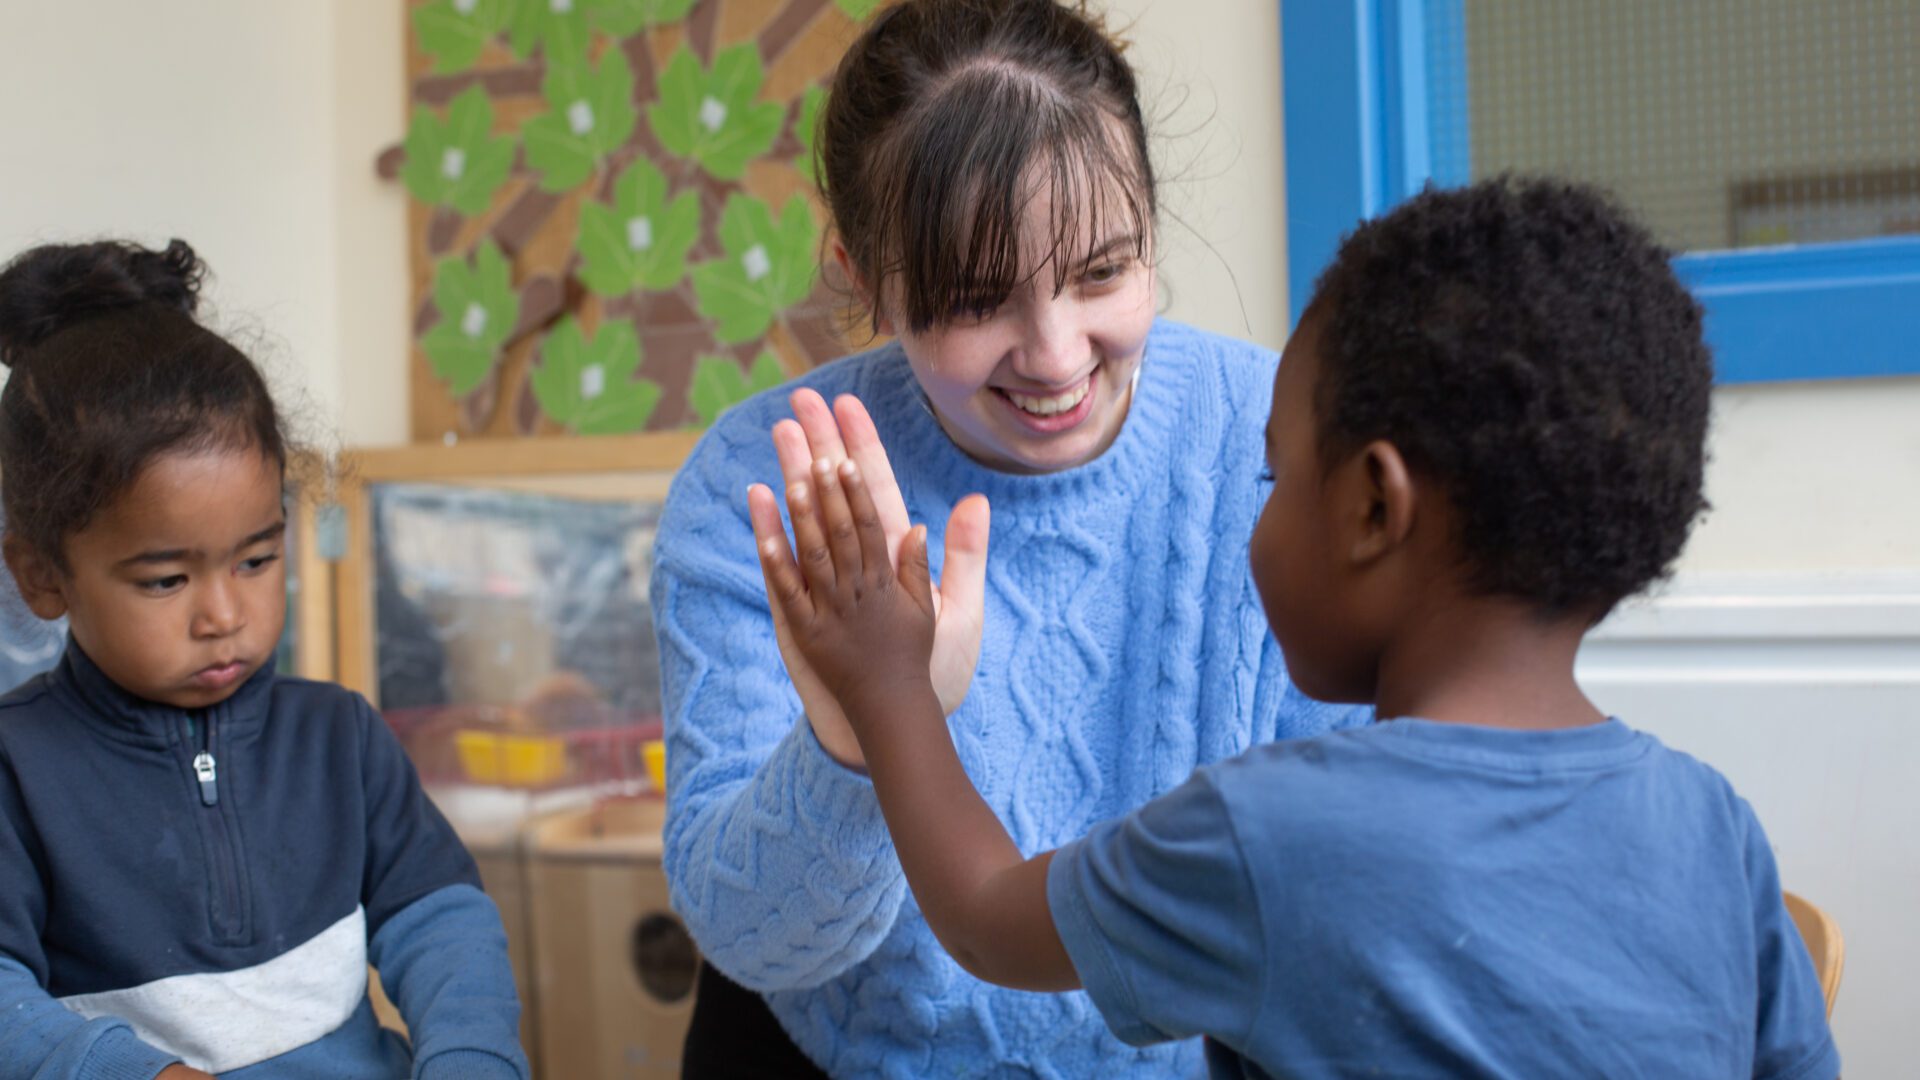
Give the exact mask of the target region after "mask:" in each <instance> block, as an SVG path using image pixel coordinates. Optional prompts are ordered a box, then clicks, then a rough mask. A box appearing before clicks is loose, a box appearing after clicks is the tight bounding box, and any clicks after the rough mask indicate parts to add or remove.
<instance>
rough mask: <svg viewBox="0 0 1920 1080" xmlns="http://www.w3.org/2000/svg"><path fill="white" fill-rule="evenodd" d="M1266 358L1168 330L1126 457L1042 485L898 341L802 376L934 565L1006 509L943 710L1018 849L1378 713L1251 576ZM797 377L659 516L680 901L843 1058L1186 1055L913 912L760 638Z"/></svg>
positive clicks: (960, 1069)
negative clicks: (1129, 1034)
mask: <svg viewBox="0 0 1920 1080" xmlns="http://www.w3.org/2000/svg"><path fill="white" fill-rule="evenodd" d="M1275 363H1276V360H1275V357H1274V355H1273V354H1272V353H1271V352H1268V351H1266V350H1263V349H1259V348H1256V347H1254V346H1251V345H1246V344H1243V343H1240V342H1236V341H1232V340H1230V339H1226V338H1221V337H1216V336H1214V335H1210V334H1206V333H1202V332H1200V331H1197V330H1193V329H1191V328H1188V327H1184V326H1180V325H1178V324H1174V323H1169V322H1165V321H1161V322H1158V323H1156V324H1155V326H1154V328H1153V333H1152V336H1151V338H1150V339H1149V341H1148V345H1147V353H1146V360H1145V364H1144V366H1143V368H1142V373H1141V377H1140V381H1139V384H1138V386H1137V387H1136V389H1135V392H1134V400H1133V404H1132V407H1131V409H1130V410H1129V414H1128V417H1127V421H1126V424H1125V426H1124V427H1123V428H1122V429H1121V432H1120V435H1119V437H1118V438H1117V439H1116V440H1115V441H1114V443H1113V445H1112V447H1111V448H1110V449H1109V450H1108V451H1107V452H1106V453H1105V454H1103V455H1102V456H1101V457H1100V458H1098V459H1096V460H1095V461H1092V462H1090V463H1088V464H1086V465H1082V466H1080V467H1077V468H1074V469H1070V470H1067V471H1064V472H1059V473H1053V474H1048V475H1041V476H1029V475H1014V474H1009V473H1002V472H996V471H993V470H990V469H988V468H985V467H983V466H981V465H980V464H978V463H977V462H975V461H973V460H972V459H971V458H969V457H967V456H966V455H965V454H964V453H963V452H961V451H960V450H959V449H958V448H957V447H956V446H954V444H953V443H952V442H951V441H950V440H949V439H948V438H947V436H946V435H945V434H944V433H943V432H942V431H941V429H940V427H939V425H938V423H937V422H936V421H935V419H934V417H933V415H932V414H931V412H929V410H928V408H927V406H926V404H925V400H924V398H923V397H922V396H921V394H920V391H919V388H918V384H917V383H916V382H915V381H914V379H913V375H912V372H911V370H910V369H909V368H908V365H907V362H906V358H905V356H904V355H903V354H902V352H901V351H900V349H899V347H898V345H889V346H887V347H884V348H880V349H876V350H874V351H871V352H867V353H863V354H861V355H858V356H853V357H849V358H847V359H844V360H841V361H838V362H836V363H833V364H829V365H826V366H825V367H822V368H820V369H818V370H816V371H814V372H812V373H810V374H808V375H806V376H805V377H803V378H802V379H801V380H800V383H801V384H803V385H808V386H811V387H813V388H814V389H816V390H818V391H820V393H821V394H822V395H824V396H825V397H827V399H828V400H832V398H833V397H834V396H835V395H837V394H841V393H852V394H854V395H855V396H857V397H859V398H860V399H861V400H862V401H863V402H865V403H866V405H867V407H868V409H869V411H871V413H872V414H873V417H874V421H875V423H876V425H877V426H878V428H879V431H880V436H881V439H882V441H883V442H884V443H885V444H886V447H887V450H888V453H889V455H890V456H891V458H892V461H893V465H894V470H895V472H896V473H897V475H898V477H899V480H900V487H901V490H902V492H903V494H904V496H905V499H906V503H907V510H908V513H909V514H910V515H911V517H912V518H913V519H914V520H915V521H916V522H924V523H925V524H926V525H927V526H928V528H929V530H930V533H931V535H930V537H929V540H928V547H929V550H930V552H931V554H932V557H933V559H934V561H935V566H934V571H935V573H936V574H937V573H938V572H939V569H940V567H939V565H938V564H939V561H940V558H941V553H942V550H943V548H942V536H941V533H942V531H943V528H944V526H945V523H946V518H947V512H948V510H949V509H950V508H951V507H952V505H953V504H954V503H955V502H956V501H958V500H959V499H960V498H961V497H962V496H964V495H967V494H968V493H970V492H976V491H977V492H984V493H986V495H987V496H988V498H989V499H990V500H991V501H992V504H993V530H992V536H991V547H990V548H989V551H988V569H987V596H986V634H985V640H984V642H983V643H982V646H981V652H980V666H979V669H978V672H977V674H976V675H975V677H974V681H973V685H972V688H971V690H970V691H969V693H968V695H967V699H966V701H965V703H964V704H962V705H961V707H960V709H959V711H958V712H956V713H955V714H954V715H953V718H952V720H951V726H952V729H953V733H954V740H955V743H956V745H957V747H958V749H959V754H960V759H961V761H962V762H963V763H964V764H965V766H966V769H967V773H968V775H969V776H971V777H972V778H973V781H974V783H975V784H976V785H977V786H978V787H979V788H980V792H981V794H982V795H983V796H984V797H985V798H986V800H987V802H988V804H989V805H991V806H992V807H993V808H994V810H995V812H997V813H998V814H999V815H1000V817H1001V820H1003V821H1004V822H1006V825H1007V828H1008V830H1009V831H1010V832H1011V833H1012V835H1013V838H1014V841H1015V842H1016V843H1018V844H1019V845H1020V847H1021V849H1022V850H1024V851H1028V852H1038V851H1042V850H1045V849H1048V848H1051V847H1055V846H1058V845H1060V844H1061V843H1063V842H1065V841H1068V840H1071V839H1073V838H1075V837H1078V836H1080V835H1082V834H1084V833H1085V832H1086V831H1087V830H1088V829H1089V827H1091V826H1092V825H1094V824H1095V823H1097V822H1099V821H1102V820H1104V819H1107V818H1111V817H1115V816H1117V815H1119V814H1122V813H1125V812H1126V811H1129V810H1132V809H1134V808H1136V807H1138V806H1139V805H1140V804H1142V803H1144V802H1146V801H1147V800H1149V799H1151V798H1153V797H1154V796H1156V795H1159V794H1161V793H1163V792H1166V791H1168V790H1170V789H1172V788H1173V787H1175V786H1176V785H1178V784H1179V783H1180V782H1181V781H1183V780H1185V779H1186V778H1187V776H1188V774H1189V773H1191V772H1192V771H1193V769H1194V768H1195V766H1197V765H1200V764H1202V763H1204V762H1210V761H1218V760H1221V759H1223V758H1226V757H1229V756H1232V755H1234V754H1237V753H1239V752H1240V751H1242V750H1245V749H1246V748H1247V747H1248V746H1250V745H1252V744H1254V743H1257V742H1264V741H1269V740H1272V739H1276V738H1287V737H1295V736H1303V735H1313V734H1318V733H1320V732H1323V731H1326V730H1329V729H1330V728H1334V727H1342V726H1347V725H1349V724H1351V723H1356V722H1360V721H1363V720H1364V719H1366V714H1365V713H1364V712H1357V711H1354V710H1350V709H1342V708H1334V707H1328V706H1324V705H1320V704H1318V703H1315V702H1313V701H1310V700H1308V699H1306V698H1305V697H1303V696H1302V695H1300V694H1299V692H1298V691H1296V690H1295V689H1294V688H1293V687H1292V685H1291V684H1290V683H1289V682H1288V681H1287V677H1286V672H1285V669H1284V666H1283V664H1282V662H1281V657H1280V651H1279V648H1278V647H1277V646H1276V645H1275V644H1274V642H1273V640H1272V639H1271V637H1270V636H1269V635H1268V633H1267V625H1266V620H1265V618H1264V616H1263V615H1262V614H1261V610H1260V603H1259V600H1258V598H1257V597H1256V596H1255V594H1254V590H1253V583H1252V581H1251V579H1250V577H1249V575H1248V572H1247V540H1248V537H1249V536H1250V535H1251V534H1252V532H1253V522H1254V518H1255V516H1256V515H1257V514H1258V512H1259V509H1260V504H1261V501H1262V500H1263V499H1264V497H1265V495H1266V485H1265V484H1263V483H1261V482H1260V480H1259V476H1260V474H1261V471H1262V450H1261V442H1262V438H1261V432H1262V427H1263V425H1264V424H1265V422H1266V416H1267V405H1268V401H1269V398H1270V395H1271V389H1272V387H1271V384H1272V378H1273V370H1274V364H1275ZM790 389H791V388H790V387H787V388H782V389H780V390H776V391H772V392H769V393H766V394H762V395H760V396H758V397H756V398H753V399H752V400H750V401H748V402H746V403H744V404H742V405H740V406H738V407H736V408H734V409H733V410H732V411H730V412H728V413H727V414H726V415H725V416H724V417H722V418H721V419H720V421H719V423H717V424H716V425H715V426H714V428H713V429H712V430H711V431H710V432H708V434H707V435H706V436H705V437H704V438H703V439H702V440H701V441H700V444H699V445H698V446H697V447H696V448H695V449H694V452H693V454H692V456H691V458H690V459H689V460H688V462H687V464H686V466H685V467H684V468H683V469H682V470H681V472H680V474H679V476H678V477H677V478H676V479H675V481H674V484H673V489H672V493H671V494H670V495H669V496H668V499H667V506H666V510H665V514H664V516H663V518H662V520H661V524H660V533H659V539H658V544H657V546H656V548H655V560H656V561H655V569H654V576H653V584H652V597H653V605H654V611H655V622H656V628H657V630H658V634H659V640H660V651H661V662H662V680H663V689H664V692H665V698H666V724H667V762H668V770H669V776H668V784H667V787H668V792H669V801H668V818H667V828H666V870H667V875H668V879H669V881H670V882H671V885H672V897H673V903H674V906H675V908H676V909H677V910H678V911H679V912H680V913H681V915H682V916H683V917H684V918H685V919H686V921H687V923H688V925H689V926H690V927H691V928H692V931H693V934H694V937H695V938H696V939H697V940H698V942H699V944H700V946H701V948H702V950H703V951H704V952H705V954H706V955H707V957H708V958H709V959H710V960H711V961H712V962H713V964H714V965H715V966H717V967H718V968H720V969H721V970H722V971H724V972H726V973H727V974H728V975H729V976H731V977H733V978H734V979H736V980H737V981H739V982H741V983H742V984H744V985H746V986H748V987H751V988H753V989H755V990H758V991H761V992H762V993H764V994H765V995H766V998H767V1001H768V1003H769V1005H770V1006H771V1007H772V1009H773V1012H774V1015H775V1016H776V1017H778V1018H779V1020H780V1023H781V1024H782V1026H783V1027H784V1028H785V1029H786V1030H787V1032H788V1033H789V1034H791V1035H792V1037H793V1039H794V1041H795V1043H796V1044H797V1045H798V1046H799V1047H800V1049H801V1050H802V1051H804V1052H805V1053H806V1054H807V1056H808V1057H810V1058H812V1059H813V1060H814V1061H815V1062H818V1063H819V1064H820V1065H821V1066H822V1067H823V1068H825V1069H827V1070H828V1071H829V1072H830V1073H832V1074H834V1075H837V1076H885V1077H916V1078H918V1077H934V1076H938V1077H947V1076H987V1075H1037V1076H1043V1077H1062V1078H1067V1077H1074V1078H1078V1077H1087V1076H1100V1077H1103V1078H1118V1077H1154V1078H1161V1077H1167V1076H1170V1075H1186V1074H1195V1073H1198V1072H1199V1071H1200V1070H1201V1063H1200V1052H1199V1047H1198V1046H1197V1045H1195V1044H1193V1043H1187V1044H1181V1045H1170V1046H1158V1047H1149V1048H1146V1049H1136V1048H1134V1047H1130V1046H1127V1045H1125V1044H1123V1043H1122V1042H1120V1041H1119V1040H1118V1039H1116V1038H1114V1037H1113V1036H1112V1035H1111V1034H1110V1033H1109V1032H1108V1030H1107V1028H1106V1026H1105V1024H1104V1023H1103V1022H1102V1021H1101V1019H1100V1016H1099V1014H1098V1013H1097V1012H1096V1011H1095V1010H1094V1008H1093V1007H1092V1005H1091V1004H1090V1003H1089V1001H1088V1000H1087V998H1086V997H1085V995H1083V994H1079V993H1074V994H1060V995H1040V994H1031V993H1023V992H1020V991H1015V990H1007V989H1002V988H999V987H995V986H991V985H988V984H986V983H983V982H980V981H979V980H977V979H974V978H973V977H972V976H970V975H968V974H967V973H966V972H964V971H962V970H961V969H960V967H959V966H958V965H957V964H955V963H954V962H953V960H952V959H951V958H949V957H948V956H947V954H946V952H945V951H944V950H942V949H941V947H940V945H939V943H938V942H937V941H935V939H934V937H933V935H932V933H931V932H930V931H929V930H928V929H927V924H926V921H925V920H924V919H923V918H922V916H921V914H920V911H919V908H918V906H917V905H916V904H915V903H914V902H913V897H912V896H911V894H910V893H909V892H908V890H907V887H906V880H905V878H904V877H903V876H902V874H901V871H900V864H899V861H898V859H897V858H896V856H895V854H894V851H893V846H892V844H891V842H890V841H889V839H888V836H887V829H886V824H885V822H884V821H883V820H882V818H881V815H880V807H879V804H878V803H877V802H876V801H875V799H874V795H873V786H872V784H871V783H870V782H869V781H868V780H867V778H866V777H864V776H863V775H861V774H859V773H857V772H854V771H852V770H849V769H847V768H844V767H843V766H841V765H840V764H838V763H837V762H835V761H834V760H833V759H832V758H830V757H828V756H827V754H826V753H825V751H823V750H822V749H821V747H820V745H819V743H818V741H817V740H816V739H815V738H814V736H813V733H812V729H811V727H810V726H809V725H808V724H807V722H806V720H805V718H804V717H803V716H802V714H801V711H800V706H799V699H798V698H797V697H796V696H795V694H794V691H793V688H792V685H791V684H790V683H789V681H788V679H787V676H786V672H785V669H784V667H783V666H782V664H781V660H780V655H779V651H778V649H777V648H776V646H775V643H774V637H773V627H772V623H771V621H770V619H769V616H768V613H767V604H766V598H765V594H764V591H763V588H762V585H761V579H760V570H759V563H758V561H757V559H756V557H755V553H754V545H753V535H752V531H751V527H750V526H749V524H748V520H747V510H746V489H747V485H748V484H749V483H752V482H755V481H761V482H769V483H773V484H775V485H776V486H777V485H778V484H779V479H780V471H779V466H778V463H777V461H776V458H775V456H774V452H773V447H772V443H771V440H770V439H769V437H768V430H769V428H771V427H772V425H773V423H774V421H776V420H778V419H780V418H781V417H784V416H787V415H790V414H789V412H788V407H787V394H788V392H789V390H790Z"/></svg>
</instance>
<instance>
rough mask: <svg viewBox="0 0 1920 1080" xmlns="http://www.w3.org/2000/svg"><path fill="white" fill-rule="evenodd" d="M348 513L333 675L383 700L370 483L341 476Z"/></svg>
mask: <svg viewBox="0 0 1920 1080" xmlns="http://www.w3.org/2000/svg"><path fill="white" fill-rule="evenodd" d="M337 495H338V499H339V503H340V509H341V512H342V513H344V514H345V515H346V528H347V550H346V552H345V553H344V554H343V555H342V556H341V557H340V562H339V564H338V565H337V566H336V567H335V571H334V603H333V610H334V627H333V632H334V635H335V636H334V662H335V665H336V666H335V675H334V678H335V680H336V681H338V682H339V683H340V685H342V686H344V687H346V688H347V689H349V690H357V691H359V692H360V693H361V694H362V695H364V696H365V697H366V699H367V700H368V701H371V702H373V703H374V705H375V706H378V705H379V704H380V696H379V695H380V680H379V678H378V672H379V668H378V667H377V666H375V664H374V658H373V633H372V628H373V521H372V516H371V513H370V505H371V503H370V500H368V498H367V489H366V485H365V484H364V483H363V482H362V481H361V480H360V479H359V478H358V477H343V478H342V479H341V481H340V485H339V488H338V492H337Z"/></svg>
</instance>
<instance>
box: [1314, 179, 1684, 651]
mask: <svg viewBox="0 0 1920 1080" xmlns="http://www.w3.org/2000/svg"><path fill="white" fill-rule="evenodd" d="M1669 257H1670V256H1669V253H1668V252H1667V251H1666V250H1665V249H1663V248H1662V247H1661V246H1660V245H1659V244H1657V243H1655V242H1654V240H1653V238H1652V237H1651V236H1650V235H1649V234H1648V232H1647V231H1646V230H1645V229H1644V228H1642V227H1641V226H1640V225H1639V224H1637V223H1636V222H1635V221H1633V220H1632V219H1631V218H1630V217H1629V216H1628V215H1627V214H1626V213H1625V212H1624V211H1622V210H1621V209H1620V207H1619V206H1617V205H1616V204H1615V203H1614V202H1613V201H1612V200H1611V199H1610V198H1608V197H1607V196H1605V195H1604V194H1602V193H1600V192H1599V191H1596V190H1594V189H1593V188H1590V187H1586V186H1583V185H1580V184H1574V183H1568V182H1565V181H1559V180H1548V179H1516V178H1512V177H1500V178H1498V179H1493V180H1487V181H1483V182H1480V183H1476V184H1474V185H1472V186H1470V187H1466V188H1461V189H1457V190H1447V191H1440V190H1434V189H1432V188H1429V189H1428V190H1427V191H1425V192H1424V193H1422V194H1421V195H1419V196H1417V197H1416V198H1414V199H1412V200H1410V201H1409V202H1407V203H1405V204H1403V205H1402V206H1400V207H1398V208H1397V209H1395V210H1394V211H1392V212H1391V213H1389V214H1387V215H1385V216H1384V217H1381V218H1379V219H1378V220H1375V221H1371V222H1368V223H1366V224H1364V225H1362V226H1361V227H1360V228H1358V229H1357V230H1355V231H1354V233H1353V234H1352V235H1351V236H1349V237H1348V238H1347V240H1346V242H1345V243H1343V244H1342V245H1341V247H1340V250H1339V253H1338V254H1337V255H1336V256H1335V257H1334V262H1333V265H1332V266H1331V267H1329V268H1328V269H1327V271H1326V273H1325V274H1323V275H1322V276H1321V278H1320V281H1319V283H1318V285H1317V286H1316V289H1315V294H1314V301H1313V303H1312V305H1311V306H1310V307H1309V314H1308V318H1312V319H1316V320H1318V322H1317V331H1318V334H1319V339H1318V344H1319V354H1320V363H1321V372H1320V378H1319V385H1318V386H1317V387H1316V388H1315V399H1314V402H1315V412H1316V414H1317V417H1318V422H1319V425H1320V436H1319V443H1320V446H1319V449H1320V454H1321V459H1322V460H1323V461H1325V462H1328V463H1332V462H1335V461H1339V460H1342V459H1343V458H1345V457H1346V456H1347V455H1349V454H1351V453H1352V452H1353V451H1355V450H1358V449H1359V448H1360V447H1362V446H1364V445H1365V444H1366V443H1367V442H1369V441H1372V440H1374V439H1386V440H1388V441H1390V442H1391V443H1393V444H1394V446H1395V447H1396V448H1397V449H1398V450H1399V451H1400V453H1401V455H1402V456H1403V457H1404V458H1405V460H1406V461H1407V466H1408V468H1409V469H1412V470H1414V472H1415V473H1416V475H1424V476H1426V477H1429V478H1431V479H1432V480H1434V481H1437V482H1438V483H1439V484H1440V486H1441V487H1442V488H1443V489H1444V490H1445V491H1446V493H1447V495H1448V499H1449V502H1450V503H1451V505H1452V507H1453V511H1454V516H1455V520H1456V525H1457V543H1458V546H1459V551H1460V555H1461V558H1462V560H1463V562H1464V563H1465V565H1466V569H1467V580H1468V582H1469V584H1470V585H1471V586H1472V587H1473V588H1476V589H1478V590H1480V591H1483V592H1486V593H1492V594H1497V595H1508V596H1514V597H1518V598H1521V599H1523V600H1527V601H1530V602H1533V603H1535V604H1538V605H1539V606H1540V608H1541V610H1542V611H1543V613H1545V614H1549V615H1561V614H1569V613H1583V614H1587V615H1590V616H1591V617H1592V618H1594V619H1596V620H1597V619H1599V618H1600V617H1601V616H1603V615H1605V614H1606V613H1607V612H1608V611H1610V610H1611V609H1612V608H1613V606H1614V605H1615V604H1617V603H1619V602H1620V601H1621V600H1622V599H1625V598H1626V597H1628V596H1631V595H1633V594H1634V593H1636V592H1639V591H1640V590H1641V589H1644V588H1646V587H1647V586H1648V585H1650V584H1652V583H1653V582H1655V581H1657V580H1659V579H1661V578H1662V577H1664V576H1665V575H1666V574H1667V573H1668V571H1669V569H1670V566H1671V564H1672V562H1673V560H1674V558H1675V557H1676V556H1677V555H1679V553H1680V549H1681V547H1682V546H1683V545H1684V544H1685V543H1686V539H1687V534H1688V532H1689V531H1690V530H1691V529H1692V527H1693V523H1694V521H1695V520H1696V519H1697V518H1698V517H1699V516H1700V514H1701V513H1702V512H1703V511H1704V510H1705V509H1706V500H1705V498H1704V497H1703V495H1702V493H1701V479H1702V472H1703V470H1704V467H1705V458H1706V452H1705V441H1706V434H1707V416H1708V411H1709V404H1710V402H1709V399H1710V391H1711V388H1712V382H1713V371H1712V358H1711V356H1710V354H1709V353H1708V350H1707V346H1706V343H1705V341H1704V340H1703V338H1702V336H1701V309H1700V305H1699V304H1698V303H1697V302H1696V301H1695V300H1694V298H1693V296H1692V294H1690V293H1689V292H1688V291H1687V289H1686V288H1685V286H1683V285H1681V284H1680V281H1679V279H1678V278H1676V277H1675V276H1674V273H1673V269H1672V267H1671V266H1670V265H1669V261H1668V260H1669Z"/></svg>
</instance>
